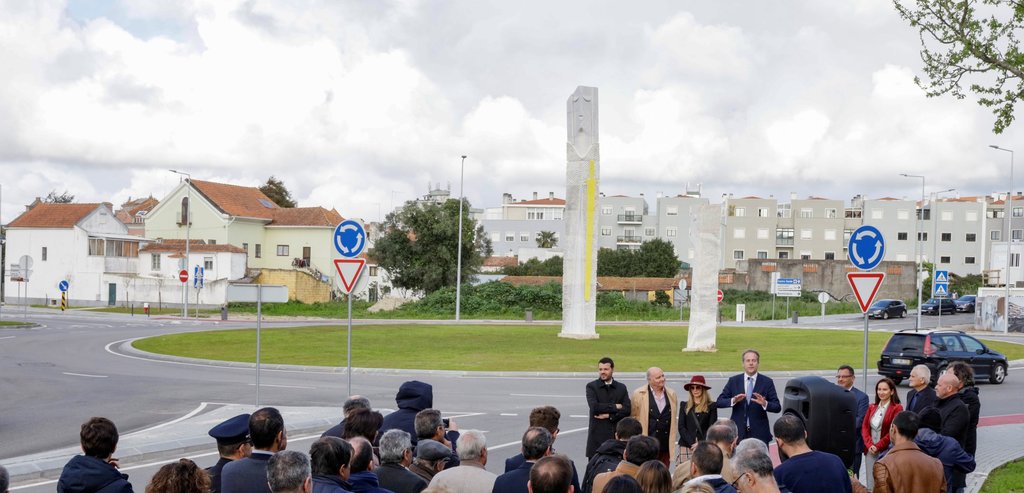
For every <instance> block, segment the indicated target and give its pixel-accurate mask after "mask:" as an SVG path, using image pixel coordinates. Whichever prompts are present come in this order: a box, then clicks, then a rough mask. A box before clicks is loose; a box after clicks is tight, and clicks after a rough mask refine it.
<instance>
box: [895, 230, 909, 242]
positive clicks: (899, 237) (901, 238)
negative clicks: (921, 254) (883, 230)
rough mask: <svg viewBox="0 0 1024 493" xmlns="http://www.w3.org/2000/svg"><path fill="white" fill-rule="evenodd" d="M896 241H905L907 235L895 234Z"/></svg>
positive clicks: (904, 233) (903, 233)
mask: <svg viewBox="0 0 1024 493" xmlns="http://www.w3.org/2000/svg"><path fill="white" fill-rule="evenodd" d="M896 239H897V240H900V241H907V233H906V232H902V233H896Z"/></svg>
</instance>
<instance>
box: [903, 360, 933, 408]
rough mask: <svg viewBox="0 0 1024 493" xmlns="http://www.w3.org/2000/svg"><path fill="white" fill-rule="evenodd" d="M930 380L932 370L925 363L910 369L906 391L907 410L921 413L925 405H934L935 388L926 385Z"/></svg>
mask: <svg viewBox="0 0 1024 493" xmlns="http://www.w3.org/2000/svg"><path fill="white" fill-rule="evenodd" d="M931 381H932V371H931V370H930V369H928V367H927V366H926V365H917V366H915V367H914V369H912V370H910V378H909V379H907V382H908V383H909V384H910V387H911V389H910V392H907V409H906V410H907V411H913V412H915V413H917V414H921V411H923V410H924V408H926V407H932V406H933V405H935V399H936V397H935V389H933V388H931V387H929V386H928V384H929V383H931Z"/></svg>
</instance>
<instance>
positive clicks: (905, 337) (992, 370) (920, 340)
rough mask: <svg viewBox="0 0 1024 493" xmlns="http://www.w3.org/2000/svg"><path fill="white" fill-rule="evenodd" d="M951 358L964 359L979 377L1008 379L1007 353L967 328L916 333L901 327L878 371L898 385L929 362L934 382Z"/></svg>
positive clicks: (1000, 381)
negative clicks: (974, 336)
mask: <svg viewBox="0 0 1024 493" xmlns="http://www.w3.org/2000/svg"><path fill="white" fill-rule="evenodd" d="M951 361H963V362H965V363H967V364H969V365H971V367H972V368H974V376H975V379H976V380H981V379H983V378H988V379H989V381H990V382H992V383H1003V380H1005V379H1006V368H1007V361H1006V356H1004V355H1002V354H1001V353H999V352H997V351H993V350H992V349H989V348H988V347H987V346H985V344H984V343H982V342H981V341H979V340H977V339H975V338H973V337H971V336H969V335H967V334H965V333H963V331H953V330H936V331H921V332H914V331H913V329H908V330H901V331H899V332H897V333H895V334H893V335H892V337H890V338H889V342H888V343H886V344H885V349H882V357H881V359H880V360H878V373H879V374H880V375H882V376H886V377H889V378H891V379H893V381H895V382H896V383H897V384H898V383H900V382H902V381H903V379H904V378H907V377H908V376H910V370H911V369H913V368H914V367H915V366H917V365H921V364H923V365H927V366H928V368H929V369H930V370H931V371H932V382H933V383H934V382H935V381H936V380H938V378H939V374H940V373H942V372H943V371H944V370H945V369H946V365H948V364H949V362H951Z"/></svg>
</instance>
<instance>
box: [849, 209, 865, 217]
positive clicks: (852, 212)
mask: <svg viewBox="0 0 1024 493" xmlns="http://www.w3.org/2000/svg"><path fill="white" fill-rule="evenodd" d="M863 213H864V211H862V210H860V209H846V214H845V215H846V218H847V219H860V218H861V214H863Z"/></svg>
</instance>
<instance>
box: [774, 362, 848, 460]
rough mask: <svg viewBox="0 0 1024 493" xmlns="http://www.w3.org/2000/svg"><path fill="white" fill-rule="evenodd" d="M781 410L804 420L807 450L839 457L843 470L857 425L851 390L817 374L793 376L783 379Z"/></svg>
mask: <svg viewBox="0 0 1024 493" xmlns="http://www.w3.org/2000/svg"><path fill="white" fill-rule="evenodd" d="M782 412H783V414H785V413H789V414H795V415H797V416H799V417H800V419H802V420H803V421H804V425H805V426H806V427H807V445H809V446H810V447H811V449H813V450H819V451H822V452H828V453H830V454H835V455H837V456H839V458H840V459H842V461H843V464H846V467H847V469H849V468H850V467H851V466H852V465H853V458H854V455H855V452H854V446H855V445H856V442H857V434H858V433H860V427H858V426H856V424H855V423H854V421H856V418H857V398H856V397H855V396H854V395H853V393H852V392H847V391H846V390H845V389H843V388H842V387H840V386H838V385H836V384H834V383H832V382H829V381H828V380H825V379H824V378H821V377H800V378H794V379H792V380H790V381H788V382H786V391H785V394H784V395H783V402H782Z"/></svg>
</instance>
